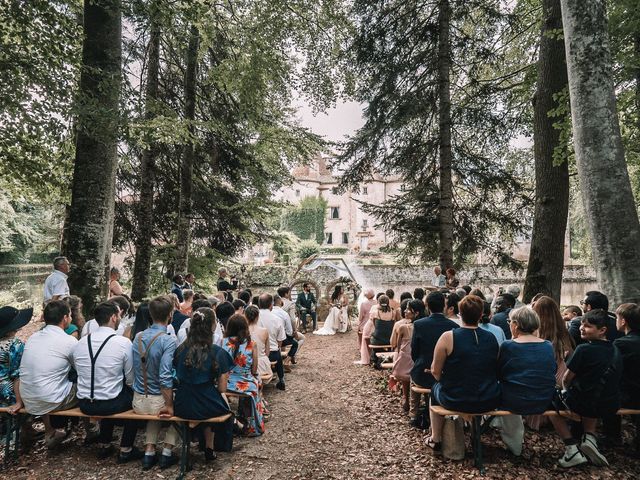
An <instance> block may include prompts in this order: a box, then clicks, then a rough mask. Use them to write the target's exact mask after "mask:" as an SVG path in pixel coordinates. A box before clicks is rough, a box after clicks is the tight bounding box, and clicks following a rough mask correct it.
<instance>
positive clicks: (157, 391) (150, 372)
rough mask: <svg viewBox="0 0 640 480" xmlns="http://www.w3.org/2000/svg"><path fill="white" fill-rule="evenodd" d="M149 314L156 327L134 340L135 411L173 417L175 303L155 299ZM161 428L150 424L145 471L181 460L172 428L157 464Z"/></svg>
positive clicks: (156, 422) (149, 422) (141, 333)
mask: <svg viewBox="0 0 640 480" xmlns="http://www.w3.org/2000/svg"><path fill="white" fill-rule="evenodd" d="M148 311H149V314H150V316H151V319H152V320H153V324H152V325H151V326H150V327H149V328H147V329H146V330H143V331H142V332H139V333H138V334H136V336H135V337H134V339H133V372H134V381H133V411H134V412H136V413H139V414H141V415H158V416H166V417H172V416H173V355H174V353H175V351H176V338H175V336H172V335H168V334H167V325H168V324H169V322H170V321H171V314H172V313H173V302H172V300H171V299H170V298H168V296H161V297H156V298H154V299H153V300H151V301H150V302H149V307H148ZM160 427H161V422H160V421H151V420H150V421H148V422H147V433H146V441H145V444H146V449H145V455H144V459H143V460H142V469H143V470H149V469H150V468H151V467H153V466H154V465H155V464H156V463H159V464H160V468H161V469H162V470H164V469H165V468H168V467H170V466H171V465H174V464H175V463H177V461H178V457H175V456H173V455H172V453H171V449H172V448H173V447H174V446H175V445H176V442H177V440H178V432H177V430H176V429H175V427H174V426H173V425H170V426H169V429H168V430H167V434H166V436H165V439H164V450H163V451H162V455H161V456H160V461H159V462H158V456H157V455H156V444H157V443H158V434H159V433H160Z"/></svg>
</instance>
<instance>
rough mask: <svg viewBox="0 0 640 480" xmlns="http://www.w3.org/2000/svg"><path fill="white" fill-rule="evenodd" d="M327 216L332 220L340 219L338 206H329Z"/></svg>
mask: <svg viewBox="0 0 640 480" xmlns="http://www.w3.org/2000/svg"><path fill="white" fill-rule="evenodd" d="M329 218H330V219H332V220H339V219H340V208H339V207H331V211H330V212H329Z"/></svg>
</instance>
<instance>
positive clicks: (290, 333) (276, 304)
mask: <svg viewBox="0 0 640 480" xmlns="http://www.w3.org/2000/svg"><path fill="white" fill-rule="evenodd" d="M283 305H284V302H283V301H282V298H281V297H280V295H276V296H274V297H273V308H272V309H271V312H272V313H273V314H274V315H276V316H277V317H278V318H279V319H280V320H281V321H282V326H283V327H284V334H285V335H286V338H285V339H284V340H283V341H282V346H283V347H285V346H287V345H291V348H290V349H289V352H288V353H287V358H285V359H284V362H285V364H288V363H293V364H295V363H296V353H297V352H298V340H296V338H295V337H294V330H293V324H292V323H291V317H290V316H289V314H288V313H287V312H285V311H284V309H283V308H282V306H283Z"/></svg>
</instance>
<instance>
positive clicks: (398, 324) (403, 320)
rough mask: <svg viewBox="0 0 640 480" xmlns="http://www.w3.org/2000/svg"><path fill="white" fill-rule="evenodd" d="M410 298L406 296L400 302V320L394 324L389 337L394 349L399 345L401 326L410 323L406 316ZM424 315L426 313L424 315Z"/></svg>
mask: <svg viewBox="0 0 640 480" xmlns="http://www.w3.org/2000/svg"><path fill="white" fill-rule="evenodd" d="M410 301H411V300H409V299H408V298H405V299H404V300H402V302H400V320H398V321H397V322H395V323H394V324H393V330H391V338H390V339H389V345H391V349H392V350H394V351H395V350H396V347H397V346H398V330H399V329H400V327H401V326H402V325H404V324H406V323H409V321H410V320H409V319H408V318H407V317H406V312H407V307H408V306H409V302H410ZM423 316H424V315H423Z"/></svg>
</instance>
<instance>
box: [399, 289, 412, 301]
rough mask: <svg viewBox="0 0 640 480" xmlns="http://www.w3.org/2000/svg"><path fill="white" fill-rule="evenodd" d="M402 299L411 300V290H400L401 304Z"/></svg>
mask: <svg viewBox="0 0 640 480" xmlns="http://www.w3.org/2000/svg"><path fill="white" fill-rule="evenodd" d="M404 300H413V295H411V292H402V293H401V294H400V304H402V302H403V301H404Z"/></svg>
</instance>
